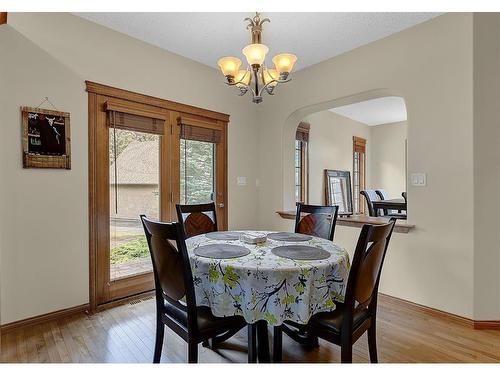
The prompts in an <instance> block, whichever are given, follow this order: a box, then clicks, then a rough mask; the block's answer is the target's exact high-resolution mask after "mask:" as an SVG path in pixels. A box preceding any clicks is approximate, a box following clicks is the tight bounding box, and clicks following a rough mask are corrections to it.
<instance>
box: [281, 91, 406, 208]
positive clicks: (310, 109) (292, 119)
mask: <svg viewBox="0 0 500 375" xmlns="http://www.w3.org/2000/svg"><path fill="white" fill-rule="evenodd" d="M388 96H396V97H400V98H402V99H403V100H404V101H405V104H406V100H405V98H404V96H403V95H402V94H401V93H400V92H399V91H397V90H393V89H374V90H369V91H365V92H361V93H357V94H353V95H349V96H345V97H341V98H337V99H332V100H329V101H326V102H322V103H318V104H314V105H309V106H305V107H302V108H299V109H297V110H295V111H294V112H292V113H291V114H290V116H288V118H287V120H286V121H285V124H284V127H283V135H282V137H283V153H282V165H283V178H282V192H283V194H282V199H283V202H282V205H283V209H284V210H290V209H293V208H294V206H295V193H294V182H293V181H294V165H293V162H294V140H295V132H296V129H297V125H298V124H299V123H300V121H301V120H302V119H304V118H305V117H306V116H308V115H311V114H313V113H316V112H321V111H325V110H329V109H334V108H337V107H342V106H345V105H349V104H354V103H359V102H364V101H367V100H371V99H378V98H383V97H388ZM406 108H407V122H408V123H409V118H410V116H409V114H408V107H407V106H406Z"/></svg>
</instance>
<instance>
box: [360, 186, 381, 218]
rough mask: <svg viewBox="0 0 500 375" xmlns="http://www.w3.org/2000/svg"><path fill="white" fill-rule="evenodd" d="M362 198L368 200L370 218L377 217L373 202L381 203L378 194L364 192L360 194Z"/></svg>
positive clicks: (373, 191)
mask: <svg viewBox="0 0 500 375" xmlns="http://www.w3.org/2000/svg"><path fill="white" fill-rule="evenodd" d="M360 194H361V195H362V196H364V197H365V199H366V205H367V206H368V215H370V216H376V215H375V209H374V208H373V203H372V202H373V201H379V200H380V197H379V196H378V194H377V193H376V192H375V190H362V191H361V192H360Z"/></svg>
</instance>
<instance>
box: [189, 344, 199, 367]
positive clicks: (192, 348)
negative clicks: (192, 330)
mask: <svg viewBox="0 0 500 375" xmlns="http://www.w3.org/2000/svg"><path fill="white" fill-rule="evenodd" d="M188 363H198V343H197V342H196V341H189V342H188Z"/></svg>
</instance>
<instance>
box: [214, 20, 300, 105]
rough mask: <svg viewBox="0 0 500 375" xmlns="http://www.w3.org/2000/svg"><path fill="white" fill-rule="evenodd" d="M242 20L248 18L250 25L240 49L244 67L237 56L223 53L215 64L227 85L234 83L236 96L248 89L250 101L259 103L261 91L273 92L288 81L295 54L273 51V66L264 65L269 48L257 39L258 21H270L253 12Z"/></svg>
mask: <svg viewBox="0 0 500 375" xmlns="http://www.w3.org/2000/svg"><path fill="white" fill-rule="evenodd" d="M244 21H249V24H248V25H247V29H250V30H251V33H252V43H251V44H249V45H248V46H246V47H245V48H243V51H242V52H243V55H245V57H246V59H247V62H248V66H247V68H246V70H240V67H241V60H240V59H238V58H237V57H232V56H228V57H223V58H222V59H220V60H219V61H218V62H217V64H218V65H219V67H220V69H221V71H222V74H224V76H225V77H226V84H227V85H229V86H235V87H236V88H237V89H238V93H239V95H240V96H242V95H245V94H246V93H247V92H248V91H251V92H252V95H253V96H252V101H253V102H254V103H260V102H262V94H263V93H264V92H267V93H268V94H269V95H274V88H275V87H276V86H277V85H278V84H279V83H286V82H289V81H290V78H288V76H289V74H290V72H291V71H292V69H293V66H294V64H295V62H296V61H297V56H295V55H292V54H291V53H281V54H279V55H276V56H274V57H273V60H272V61H273V63H274V69H268V68H267V67H266V65H265V59H266V54H267V53H268V52H269V48H267V46H266V45H265V44H262V43H261V42H262V24H263V23H264V22H271V21H270V20H269V18H264V19H262V20H261V19H260V14H259V13H255V17H253V18H245V19H244Z"/></svg>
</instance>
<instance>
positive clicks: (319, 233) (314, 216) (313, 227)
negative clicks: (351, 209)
mask: <svg viewBox="0 0 500 375" xmlns="http://www.w3.org/2000/svg"><path fill="white" fill-rule="evenodd" d="M338 212H339V206H314V205H310V204H303V203H300V202H297V214H296V216H295V233H301V234H309V235H311V236H315V237H321V238H324V239H325V240H330V241H333V235H334V233H335V225H336V224H337V216H338ZM302 213H306V214H308V215H306V216H304V217H301V214H302Z"/></svg>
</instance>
